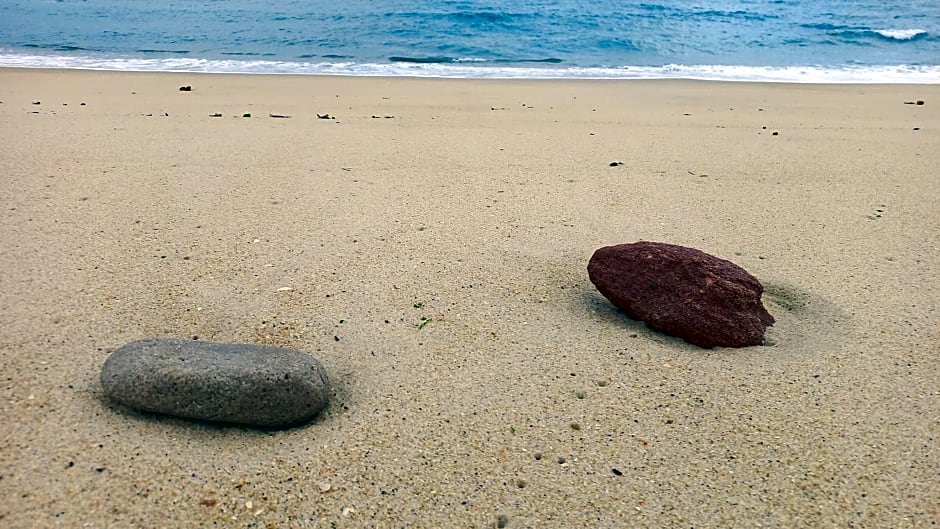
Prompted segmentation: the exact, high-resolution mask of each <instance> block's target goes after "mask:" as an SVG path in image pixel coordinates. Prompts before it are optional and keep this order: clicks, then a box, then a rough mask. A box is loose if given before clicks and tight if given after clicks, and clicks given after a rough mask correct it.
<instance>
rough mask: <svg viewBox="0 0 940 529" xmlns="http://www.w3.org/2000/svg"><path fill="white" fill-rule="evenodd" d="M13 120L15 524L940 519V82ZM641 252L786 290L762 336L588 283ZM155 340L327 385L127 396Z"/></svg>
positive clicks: (32, 115)
mask: <svg viewBox="0 0 940 529" xmlns="http://www.w3.org/2000/svg"><path fill="white" fill-rule="evenodd" d="M182 85H191V86H192V91H191V92H181V91H179V87H180V86H182ZM918 99H919V100H924V101H925V102H926V104H924V105H905V104H904V102H905V101H916V100H918ZM0 101H2V103H0V145H2V148H0V179H2V182H0V200H2V203H0V206H2V210H0V233H2V236H0V245H2V252H0V270H2V272H0V287H2V294H0V296H2V297H0V302H2V304H0V309H2V310H0V369H2V374H3V384H2V398H0V412H2V415H0V420H2V427H0V498H2V501H0V525H3V526H4V527H10V528H26V527H115V528H119V527H154V528H160V527H207V526H212V527H291V528H293V527H323V528H332V527H441V528H458V527H467V528H486V527H503V526H505V527H507V528H523V527H531V528H541V527H550V528H551V527H605V528H620V527H694V528H704V527H716V528H717V527H898V528H900V527H935V526H936V524H937V523H938V521H940V510H938V505H940V486H938V483H940V479H938V475H940V450H938V436H940V426H938V425H940V314H938V300H940V278H938V273H937V272H938V270H940V214H938V204H940V180H938V175H937V171H938V168H940V148H938V146H940V86H938V85H924V86H898V85H894V86H868V85H853V86H836V85H818V86H817V85H776V84H748V83H718V82H697V81H678V80H669V81H653V80H651V81H589V80H577V81H536V80H528V81H509V80H505V81H488V80H441V79H423V80H422V79H400V78H399V79H383V78H342V77H312V76H310V77H303V76H277V75H269V76H252V75H241V76H238V75H209V74H182V73H107V72H91V71H54V70H18V69H2V70H0ZM34 102H38V103H39V104H34ZM82 103H84V104H82ZM215 113H220V114H222V116H221V117H210V115H211V114H215ZM246 113H250V114H251V117H250V118H244V117H242V116H243V114H246ZM318 113H319V114H321V115H322V114H329V115H330V117H331V118H335V119H318V118H317V117H316V114H318ZM271 114H277V115H285V116H290V117H289V118H273V117H270V115H271ZM374 116H375V117H374ZM386 116H389V117H386ZM774 132H778V134H776V135H775V134H774ZM612 162H623V165H617V166H611V165H610V164H611V163H612ZM637 240H652V241H662V242H668V243H674V244H681V245H686V246H691V247H695V248H698V249H700V250H703V251H705V252H708V253H711V254H714V255H717V256H720V257H723V258H726V259H729V260H731V261H733V262H735V263H737V264H738V265H740V266H742V267H744V268H745V269H747V270H748V271H749V272H751V273H752V274H754V275H755V276H757V277H758V278H759V279H760V280H761V281H762V282H763V284H764V286H765V289H766V291H765V294H764V303H765V305H766V306H767V308H768V310H769V311H770V312H771V313H772V314H773V315H774V317H775V318H776V320H777V323H776V325H775V326H774V327H772V328H771V329H769V331H768V334H767V339H768V344H767V345H765V346H762V347H751V348H744V349H724V348H716V349H712V350H703V349H699V348H697V347H695V346H693V345H690V344H688V343H686V342H684V341H682V340H679V339H676V338H671V337H668V336H665V335H662V334H659V333H657V332H653V331H651V330H649V329H647V328H646V327H645V326H644V325H643V324H642V323H638V322H635V321H632V320H629V319H627V318H626V317H625V316H623V315H622V313H620V312H619V311H618V310H616V309H615V308H613V307H612V306H611V305H610V304H609V302H607V300H605V299H604V298H603V297H602V296H601V295H600V294H599V293H598V292H597V291H596V289H595V288H594V287H593V285H592V284H591V283H590V281H589V280H588V277H587V272H586V266H587V262H588V259H589V258H590V256H591V254H592V253H593V251H594V250H595V249H597V248H599V247H601V246H605V245H610V244H617V243H624V242H634V241H637ZM286 288H289V289H290V290H287V289H286ZM156 336H172V337H182V338H197V337H198V339H199V340H209V341H220V342H236V343H241V342H248V343H259V344H274V345H281V346H287V347H292V348H296V349H299V350H302V351H305V352H308V353H310V354H312V355H314V356H316V357H317V358H319V359H320V360H321V361H322V362H323V363H324V365H325V366H326V368H327V370H328V372H329V374H330V377H331V379H332V383H333V385H334V396H333V398H332V400H331V402H330V405H329V407H328V409H327V410H325V411H324V413H322V414H321V415H320V416H319V417H318V418H317V419H316V420H315V421H313V422H312V423H310V424H308V425H305V426H303V427H299V428H294V429H289V430H282V431H274V432H266V431H258V430H253V429H250V428H241V427H234V426H219V425H212V424H201V423H196V422H191V421H186V420H181V419H174V418H167V417H160V416H155V415H149V414H143V413H137V412H134V411H131V410H129V409H126V408H122V407H120V406H117V405H114V404H111V403H109V402H108V401H107V400H106V399H105V397H104V396H103V394H102V391H101V388H100V385H99V382H98V375H99V371H100V368H101V365H102V363H103V362H104V360H105V358H106V357H107V355H108V353H109V352H110V351H112V350H113V349H115V348H117V347H119V346H121V345H123V344H125V343H127V342H129V341H132V340H136V339H139V338H145V337H156Z"/></svg>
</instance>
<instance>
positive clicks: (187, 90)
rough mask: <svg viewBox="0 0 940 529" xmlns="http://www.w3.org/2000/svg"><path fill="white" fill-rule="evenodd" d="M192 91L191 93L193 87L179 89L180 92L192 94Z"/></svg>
mask: <svg viewBox="0 0 940 529" xmlns="http://www.w3.org/2000/svg"><path fill="white" fill-rule="evenodd" d="M192 91H193V87H191V86H189V85H187V86H181V87H180V92H192Z"/></svg>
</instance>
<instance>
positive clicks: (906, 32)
mask: <svg viewBox="0 0 940 529" xmlns="http://www.w3.org/2000/svg"><path fill="white" fill-rule="evenodd" d="M873 33H875V34H877V35H880V36H882V37H884V38H886V39H893V40H914V39H916V38H918V37H924V36H927V31H926V30H923V29H876V30H873Z"/></svg>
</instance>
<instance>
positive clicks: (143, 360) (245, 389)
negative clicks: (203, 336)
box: [101, 339, 330, 428]
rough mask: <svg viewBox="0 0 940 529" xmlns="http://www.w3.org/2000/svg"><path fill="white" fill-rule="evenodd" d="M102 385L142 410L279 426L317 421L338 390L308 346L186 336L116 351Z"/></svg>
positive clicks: (105, 369) (104, 370)
mask: <svg viewBox="0 0 940 529" xmlns="http://www.w3.org/2000/svg"><path fill="white" fill-rule="evenodd" d="M101 385H102V387H103V388H104V391H105V393H106V394H107V395H108V397H110V398H111V399H113V400H115V401H117V402H119V403H121V404H124V405H127V406H130V407H132V408H137V409H139V410H144V411H151V412H157V413H163V414H167V415H175V416H178V417H186V418H190V419H202V420H207V421H223V422H233V423H241V424H249V425H252V426H260V427H274V428H278V427H286V426H293V425H297V424H300V423H303V422H306V421H308V420H310V419H312V418H313V417H314V416H315V415H316V414H317V413H319V412H320V410H322V409H323V408H324V407H325V406H326V403H327V400H328V399H329V392H330V383H329V380H328V378H327V376H326V370H325V369H324V368H323V365H322V364H321V363H320V362H319V361H318V360H317V359H316V358H314V357H312V356H310V355H308V354H305V353H302V352H300V351H295V350H292V349H282V348H279V347H266V346H261V345H249V344H223V343H212V342H201V341H195V340H178V339H148V340H139V341H136V342H131V343H129V344H127V345H125V346H123V347H121V348H119V349H117V350H115V351H114V352H113V353H111V356H109V357H108V359H107V360H106V361H105V363H104V366H103V367H102V368H101Z"/></svg>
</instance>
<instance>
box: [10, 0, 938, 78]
mask: <svg viewBox="0 0 940 529" xmlns="http://www.w3.org/2000/svg"><path fill="white" fill-rule="evenodd" d="M0 66H25V67H59V68H93V69H113V70H172V71H206V72H248V73H301V74H343V75H407V76H435V77H481V78H487V77H496V78H520V77H521V78H526V77H531V78H652V77H660V78H661V77H687V78H704V79H725V80H753V81H793V82H914V83H940V0H926V1H921V2H891V1H874V0H761V1H759V0H740V1H725V0H694V1H693V0H673V1H665V0H660V1H655V0H649V1H636V0H627V1H612V0H594V1H587V0H568V1H555V2H548V1H545V0H515V1H506V0H502V1H500V0H493V1H469V0H446V1H438V2H430V1H418V0H401V1H395V2H378V1H365V0H344V1H342V2H324V1H315V0H279V1H277V2H270V1H261V0H226V1H222V0H198V1H197V0H167V1H162V2H161V1H153V0H120V1H115V0H16V1H13V0H0Z"/></svg>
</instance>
